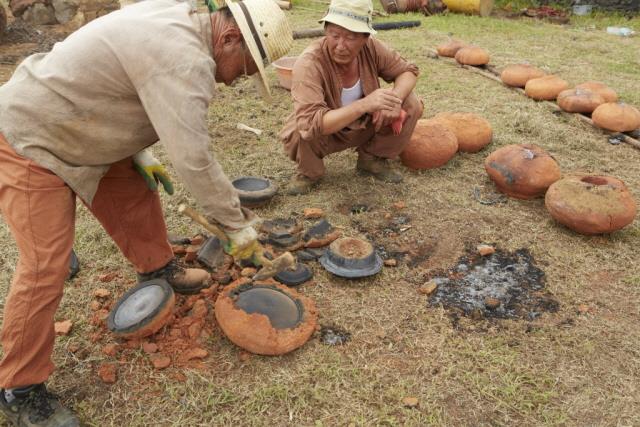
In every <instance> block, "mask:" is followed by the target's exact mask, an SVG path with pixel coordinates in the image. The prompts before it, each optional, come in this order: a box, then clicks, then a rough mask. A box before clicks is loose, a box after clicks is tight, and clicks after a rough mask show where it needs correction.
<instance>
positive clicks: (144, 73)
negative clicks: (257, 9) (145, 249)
mask: <svg viewBox="0 0 640 427" xmlns="http://www.w3.org/2000/svg"><path fill="white" fill-rule="evenodd" d="M215 68H216V64H215V63H214V61H213V57H212V46H211V22H210V19H209V15H208V14H204V15H199V14H197V13H195V12H194V11H193V10H192V7H191V6H190V5H189V3H186V2H177V1H174V0H151V1H144V2H140V3H137V4H134V5H131V6H127V7H125V8H123V9H122V10H119V11H115V12H112V13H110V14H108V15H106V16H104V17H102V18H99V19H97V20H95V21H92V22H90V23H89V24H87V25H86V26H84V27H82V28H81V29H79V30H78V31H76V32H75V33H73V34H71V35H70V36H69V37H67V39H65V40H64V41H63V42H61V43H56V45H55V46H54V47H53V49H52V51H51V52H49V53H42V54H35V55H32V56H30V57H28V58H27V59H25V61H24V62H23V63H22V64H20V65H19V66H18V68H17V69H16V71H15V73H14V75H13V76H12V77H11V79H10V80H9V82H7V83H6V84H5V85H3V86H2V87H0V132H2V133H3V134H4V136H5V137H6V139H7V140H8V141H9V143H10V144H11V145H12V146H13V147H14V149H15V150H16V152H17V153H18V154H20V155H22V156H24V157H27V158H30V159H32V160H34V161H35V162H36V163H38V164H40V165H42V166H44V167H46V168H48V169H50V170H51V171H53V172H54V173H55V174H56V175H58V176H59V177H60V178H62V179H63V180H64V181H65V182H66V183H67V184H68V185H69V186H70V187H71V188H72V189H73V191H74V192H75V193H76V194H77V195H78V196H80V197H81V198H82V199H83V200H84V201H86V202H87V203H89V204H91V201H92V199H93V197H94V195H95V192H96V190H97V188H98V183H99V181H100V179H101V178H102V176H103V175H104V174H105V173H106V172H107V170H108V169H109V167H110V165H111V164H113V163H115V162H117V161H119V160H122V159H124V158H127V157H130V156H133V155H134V154H136V153H138V152H139V151H140V150H142V149H144V148H146V147H148V146H150V145H152V144H154V143H155V142H157V141H158V140H159V141H160V142H161V143H162V145H163V146H164V148H165V149H166V152H167V154H168V156H169V159H170V160H171V162H172V164H173V166H174V168H175V170H176V171H177V173H178V175H179V177H180V178H181V179H182V181H183V182H184V183H185V185H186V187H187V189H188V190H189V191H190V192H191V193H192V195H193V196H194V197H195V199H196V200H197V201H198V203H199V204H200V205H201V207H202V209H203V213H204V214H205V216H207V217H209V218H210V219H214V220H216V221H218V222H220V223H221V224H223V225H226V226H228V227H233V228H240V227H243V226H246V225H247V223H248V220H249V218H247V217H246V213H245V212H243V210H242V209H241V208H240V202H239V200H238V196H237V193H236V191H235V189H234V188H233V186H232V185H231V183H230V181H229V179H228V178H227V177H226V176H225V174H224V172H223V171H222V168H221V167H220V165H219V163H218V162H217V161H216V160H215V159H214V158H213V157H212V155H211V153H210V152H209V149H208V144H209V136H208V131H207V120H206V118H207V112H208V108H209V102H210V101H211V99H212V98H213V96H214V90H215V79H214V76H215Z"/></svg>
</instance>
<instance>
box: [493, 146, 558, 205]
mask: <svg viewBox="0 0 640 427" xmlns="http://www.w3.org/2000/svg"><path fill="white" fill-rule="evenodd" d="M484 168H485V169H486V170H487V173H488V174H489V177H490V178H491V180H492V181H493V182H494V183H495V185H496V187H497V188H498V190H500V191H501V192H502V193H504V194H506V195H507V196H510V197H515V198H516V199H532V198H534V197H539V196H542V195H544V193H545V191H547V188H549V186H550V185H551V184H553V183H554V182H556V181H557V180H559V179H560V167H559V166H558V163H556V161H555V160H554V158H553V157H551V155H549V153H547V152H546V151H544V150H543V149H542V148H540V147H538V146H537V145H533V144H522V145H515V144H514V145H507V146H505V147H502V148H500V149H498V150H496V151H494V152H493V153H491V154H490V155H489V156H488V157H487V158H486V159H485V161H484Z"/></svg>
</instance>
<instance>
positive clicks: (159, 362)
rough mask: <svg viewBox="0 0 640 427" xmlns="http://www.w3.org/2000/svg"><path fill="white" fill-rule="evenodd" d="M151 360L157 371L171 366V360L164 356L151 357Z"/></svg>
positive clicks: (155, 355)
mask: <svg viewBox="0 0 640 427" xmlns="http://www.w3.org/2000/svg"><path fill="white" fill-rule="evenodd" d="M149 360H151V364H152V365H153V367H154V368H155V369H165V368H168V367H169V366H170V365H171V358H170V357H169V356H165V355H163V354H154V355H152V356H149Z"/></svg>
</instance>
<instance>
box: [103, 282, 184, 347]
mask: <svg viewBox="0 0 640 427" xmlns="http://www.w3.org/2000/svg"><path fill="white" fill-rule="evenodd" d="M172 296H173V289H172V288H171V285H169V283H167V281H166V280H164V279H153V280H148V281H146V282H142V283H140V284H138V285H137V286H135V287H134V288H132V289H130V290H129V291H127V292H126V293H125V294H124V295H123V296H122V298H120V299H119V300H118V302H116V305H115V306H114V307H113V309H112V310H111V312H110V313H109V317H108V319H107V326H108V327H109V330H110V331H112V332H114V333H116V334H130V333H132V332H135V331H137V330H139V329H142V328H144V327H145V326H146V325H148V324H149V323H150V322H151V321H153V320H154V319H155V318H156V316H158V315H159V314H161V312H162V310H163V309H164V308H165V307H166V306H167V304H169V303H170V302H171V301H173V299H172Z"/></svg>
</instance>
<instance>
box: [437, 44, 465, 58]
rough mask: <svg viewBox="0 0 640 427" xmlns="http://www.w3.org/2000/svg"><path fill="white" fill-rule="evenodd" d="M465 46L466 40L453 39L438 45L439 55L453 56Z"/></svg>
mask: <svg viewBox="0 0 640 427" xmlns="http://www.w3.org/2000/svg"><path fill="white" fill-rule="evenodd" d="M465 46H467V44H466V43H465V42H462V41H460V40H451V41H448V42H446V43H442V44H441V45H438V46H437V47H436V50H437V51H438V55H440V56H445V57H447V58H453V57H454V56H456V53H457V52H458V51H459V50H460V49H462V48H463V47H465Z"/></svg>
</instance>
